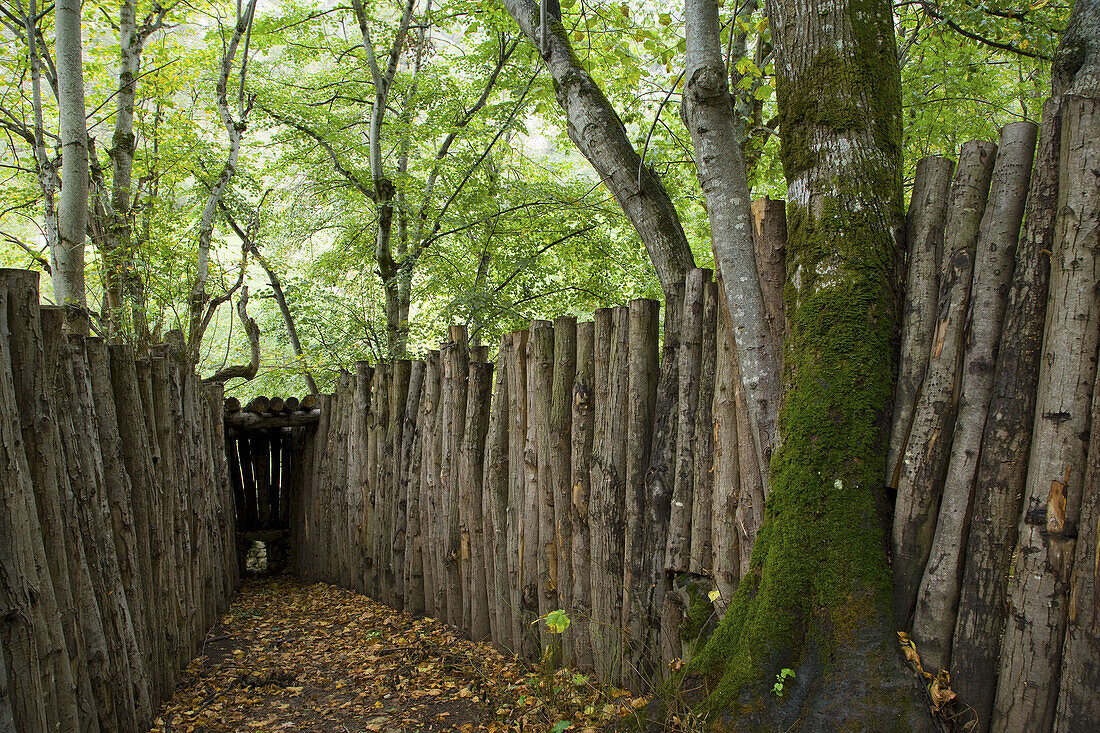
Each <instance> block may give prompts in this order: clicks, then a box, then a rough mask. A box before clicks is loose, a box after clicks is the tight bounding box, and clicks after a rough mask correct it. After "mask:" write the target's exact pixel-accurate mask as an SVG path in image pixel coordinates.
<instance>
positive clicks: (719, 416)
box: [711, 279, 751, 615]
mask: <svg viewBox="0 0 1100 733" xmlns="http://www.w3.org/2000/svg"><path fill="white" fill-rule="evenodd" d="M718 287H719V288H721V287H722V283H721V279H719V281H718ZM716 346H717V351H716V359H717V366H716V370H715V378H714V407H713V408H712V414H713V419H714V425H713V430H714V464H713V465H714V467H713V472H714V477H713V483H714V493H713V495H712V508H713V513H712V518H711V531H712V534H713V538H714V539H713V540H712V543H711V544H712V546H713V548H714V571H713V572H714V582H715V585H716V586H717V590H718V594H719V596H718V601H716V605H717V608H718V610H719V614H720V615H724V614H725V610H726V608H727V607H728V606H729V602H730V599H731V598H733V593H734V591H735V590H737V584H738V582H739V581H740V580H741V542H740V537H739V532H738V527H737V497H738V494H739V492H740V491H741V472H740V466H739V464H738V455H737V453H738V441H737V438H738V436H737V431H738V427H737V396H736V395H737V388H738V387H740V381H737V382H735V381H734V378H735V376H736V375H735V372H734V361H735V359H736V355H735V351H736V346H735V345H734V343H733V331H732V326H731V325H730V323H729V311H728V310H727V309H726V304H725V301H724V299H722V298H718V322H717V345H716ZM750 549H751V548H745V553H746V554H748V552H749V551H750Z"/></svg>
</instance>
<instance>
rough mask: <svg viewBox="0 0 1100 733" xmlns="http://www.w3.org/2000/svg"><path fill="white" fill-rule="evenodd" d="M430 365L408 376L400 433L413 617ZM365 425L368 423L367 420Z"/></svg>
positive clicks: (418, 607)
mask: <svg viewBox="0 0 1100 733" xmlns="http://www.w3.org/2000/svg"><path fill="white" fill-rule="evenodd" d="M426 371H427V365H426V363H425V362H423V361H414V362H413V363H412V367H411V371H410V373H409V399H408V403H407V405H406V407H405V428H404V430H403V431H402V433H401V441H402V449H401V481H402V483H403V484H404V485H405V497H406V514H407V516H408V520H407V522H408V524H407V527H406V530H405V563H404V568H403V569H402V572H403V574H404V588H405V596H404V601H405V603H404V608H405V610H406V611H408V612H409V613H411V614H413V615H414V616H419V615H422V614H423V613H424V556H423V553H424V544H423V540H424V537H423V533H422V530H421V526H422V525H421V520H420V491H421V485H422V484H421V481H420V465H421V460H422V457H423V453H422V445H423V425H424V418H423V411H422V410H423V407H422V405H423V402H424V399H425V393H426V391H427V390H426V387H425V383H424V380H425V373H426ZM364 422H365V420H364Z"/></svg>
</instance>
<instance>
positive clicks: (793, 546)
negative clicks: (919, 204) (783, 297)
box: [688, 0, 930, 730]
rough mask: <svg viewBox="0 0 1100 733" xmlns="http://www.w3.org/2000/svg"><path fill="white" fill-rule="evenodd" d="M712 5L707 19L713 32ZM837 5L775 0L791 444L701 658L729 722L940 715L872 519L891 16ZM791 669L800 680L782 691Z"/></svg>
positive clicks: (915, 722) (890, 372)
mask: <svg viewBox="0 0 1100 733" xmlns="http://www.w3.org/2000/svg"><path fill="white" fill-rule="evenodd" d="M704 1H705V0H699V2H700V3H701V5H700V7H698V8H697V9H696V10H697V14H695V17H700V18H704V17H705V19H706V20H705V28H702V29H700V31H699V32H700V33H708V34H713V35H714V36H717V34H718V22H717V11H716V7H715V6H714V3H713V2H706V4H707V5H709V6H710V7H702V4H703V3H704ZM690 7H691V6H690V5H689V8H690ZM825 10H826V8H825V6H824V5H823V4H820V3H795V2H790V1H789V0H772V1H771V2H769V4H768V17H769V19H770V22H771V28H772V34H773V38H774V40H775V42H776V70H777V77H778V78H777V90H778V99H779V109H780V133H781V136H782V137H781V139H782V160H783V169H784V174H785V176H786V179H787V183H788V196H789V199H790V201H789V204H788V217H787V220H788V240H787V248H786V257H787V272H788V273H789V278H788V281H787V295H788V298H787V305H788V311H787V314H788V317H789V319H790V323H791V336H790V340H789V342H788V348H787V353H786V360H785V361H786V365H785V373H786V375H787V383H788V389H787V392H786V394H785V396H784V398H783V401H782V405H781V407H780V423H781V424H782V425H783V434H782V443H781V444H780V446H779V448H778V450H777V451H776V454H775V455H774V456H773V457H772V460H771V474H770V478H771V481H770V483H771V494H770V496H769V498H768V505H767V508H766V510H765V516H764V524H763V526H762V527H761V529H760V534H759V536H758V537H757V541H756V545H755V547H754V548H753V553H752V564H751V567H750V570H749V573H748V575H747V576H746V577H745V578H743V579H742V581H741V583H740V585H739V586H738V589H737V592H736V594H735V596H734V598H733V601H732V603H731V605H730V609H729V611H728V612H727V613H726V616H725V618H724V619H723V620H722V622H721V625H720V626H719V628H718V630H717V631H716V632H715V634H714V636H712V637H711V639H710V641H709V642H708V643H707V645H706V647H705V648H704V649H703V651H702V652H701V654H700V655H699V657H697V659H696V660H695V661H694V662H693V663H692V665H691V669H693V670H695V671H696V672H698V673H700V674H701V676H702V677H703V678H704V680H705V681H706V682H708V683H709V685H708V688H707V689H708V692H709V697H708V699H707V707H708V708H709V709H711V710H713V711H714V712H715V715H716V716H720V717H721V718H723V719H728V718H729V717H731V716H732V717H734V718H735V719H736V720H737V723H734V725H736V724H747V725H748V726H749V727H754V726H755V727H759V728H766V729H777V730H789V729H794V728H802V729H805V730H819V729H833V728H844V727H852V728H859V729H866V728H874V729H904V728H921V727H929V725H930V723H929V721H928V720H927V714H926V713H925V711H924V709H923V708H924V706H923V703H922V701H921V699H920V689H919V687H918V686H917V685H916V683H915V681H913V680H912V679H911V678H910V677H909V676H908V674H907V672H906V671H905V669H904V667H903V665H902V662H901V659H900V656H899V654H898V652H897V650H896V637H895V636H894V632H893V629H892V623H891V619H890V608H889V588H890V573H889V567H888V565H887V560H886V553H885V542H884V534H883V531H882V527H881V524H880V520H879V519H878V517H877V516H876V510H877V509H878V508H880V507H881V506H882V504H883V501H884V497H883V496H882V495H881V492H882V488H881V487H882V475H883V471H884V470H885V467H884V464H885V450H886V445H885V441H886V437H887V434H888V428H889V426H888V424H887V418H888V411H889V408H890V400H891V394H892V381H893V377H894V368H895V365H894V353H895V339H896V323H897V292H896V283H895V281H894V278H895V273H896V266H895V263H896V259H897V257H898V254H899V241H898V240H899V238H900V225H901V218H902V217H901V215H902V211H901V121H900V113H901V110H900V79H899V73H898V62H897V52H896V48H895V44H894V35H893V25H892V16H891V11H890V6H889V5H888V4H887V3H885V2H881V1H877V0H874V1H872V2H870V3H860V4H854V3H852V4H849V3H847V2H840V3H833V4H830V5H829V6H828V8H827V10H828V11H829V12H825ZM688 17H689V18H691V17H693V13H689V14H688ZM710 43H713V41H710ZM734 285H735V284H734V283H729V282H727V283H726V287H727V288H728V287H732V286H734ZM731 316H732V317H733V318H734V319H736V318H737V314H735V313H731ZM810 507H812V510H810V509H809V508H810ZM787 667H789V668H791V669H793V670H795V673H796V674H795V677H794V678H793V679H792V680H790V681H789V682H788V684H789V685H790V690H789V692H786V691H785V693H784V695H783V697H782V698H780V699H778V700H772V698H774V694H773V693H772V692H771V691H770V688H771V686H772V683H773V681H774V679H775V676H776V674H777V673H778V672H779V671H780V670H781V669H783V668H787ZM761 699H768V700H769V701H770V702H769V703H767V704H765V705H763V706H762V705H760V702H759V701H760V700H761Z"/></svg>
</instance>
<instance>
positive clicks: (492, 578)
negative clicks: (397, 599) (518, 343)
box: [485, 335, 513, 650]
mask: <svg viewBox="0 0 1100 733" xmlns="http://www.w3.org/2000/svg"><path fill="white" fill-rule="evenodd" d="M510 343H511V340H510V337H509V336H507V335H505V336H503V337H501V340H500V348H498V349H497V363H496V377H495V379H494V384H493V404H492V407H491V408H490V414H489V435H488V437H487V440H488V445H487V446H486V448H485V500H486V505H487V511H486V513H485V518H486V522H487V523H488V524H487V525H486V528H485V533H486V535H487V537H486V563H485V565H486V584H487V585H488V593H489V612H490V614H491V622H492V635H493V643H494V644H496V645H497V647H498V648H502V649H506V650H511V649H512V648H513V646H512V614H511V597H510V594H509V583H510V578H511V575H510V573H509V571H508V349H509V348H510Z"/></svg>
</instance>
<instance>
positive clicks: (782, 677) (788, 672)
mask: <svg viewBox="0 0 1100 733" xmlns="http://www.w3.org/2000/svg"><path fill="white" fill-rule="evenodd" d="M791 677H794V670H793V669H791V668H790V667H784V668H783V669H781V670H779V674H777V675H776V676H775V684H774V685H772V692H774V693H775V696H776V697H783V687H784V686H785V685H786V683H787V680H788V679H789V678H791Z"/></svg>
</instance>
